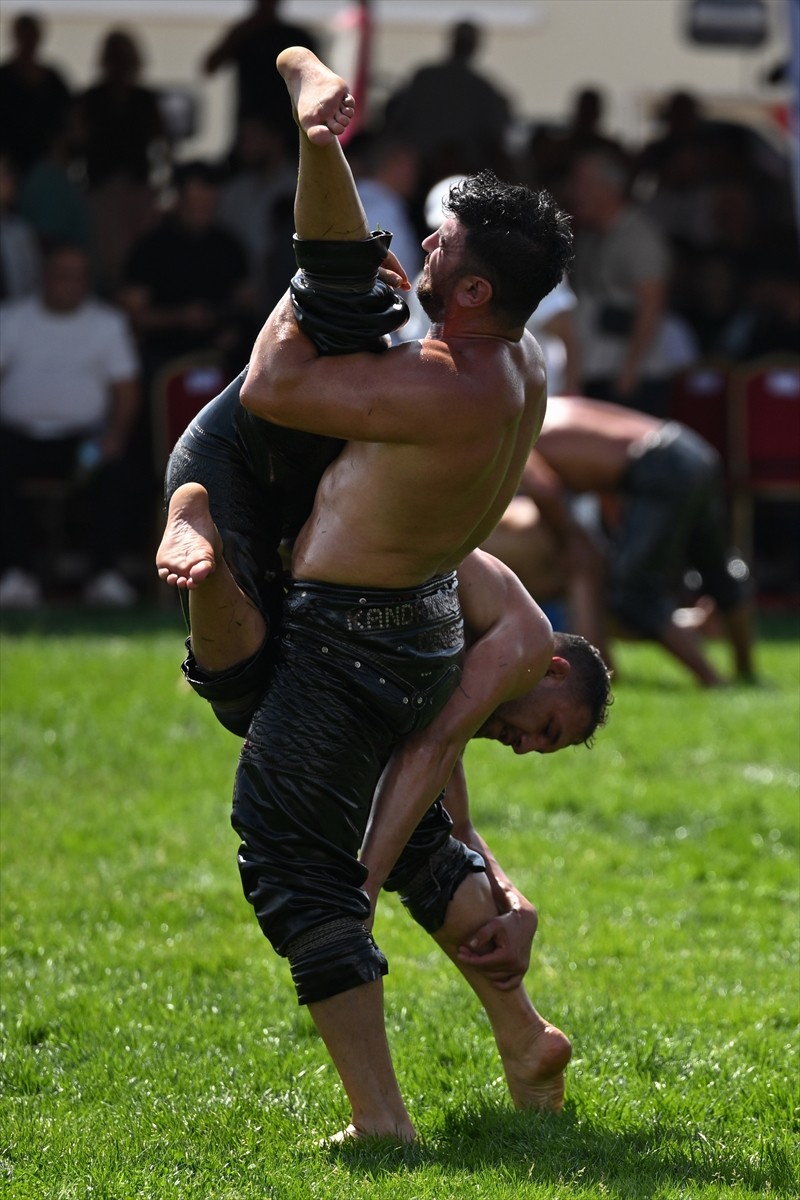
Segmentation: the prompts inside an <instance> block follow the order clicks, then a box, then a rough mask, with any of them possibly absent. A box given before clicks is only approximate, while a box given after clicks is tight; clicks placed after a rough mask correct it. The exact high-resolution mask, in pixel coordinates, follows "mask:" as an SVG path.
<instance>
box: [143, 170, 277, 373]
mask: <svg viewBox="0 0 800 1200" xmlns="http://www.w3.org/2000/svg"><path fill="white" fill-rule="evenodd" d="M175 182H176V189H177V191H176V198H175V204H174V207H173V209H172V210H171V211H170V212H169V213H167V214H165V215H164V217H163V218H162V220H161V222H160V223H159V225H158V226H157V227H156V228H155V229H153V230H152V231H151V232H150V233H147V234H145V235H144V237H142V238H140V240H139V241H138V242H136V244H135V245H134V246H133V249H132V251H131V254H130V257H129V259H128V262H127V265H126V269H125V272H124V278H123V286H122V289H121V291H120V294H119V298H120V303H121V304H122V306H123V307H124V308H125V310H126V311H127V313H128V314H129V316H130V318H131V321H132V322H133V326H134V329H135V330H136V332H137V334H138V336H139V338H140V342H141V346H142V351H143V354H144V358H145V362H146V363H147V365H148V367H149V368H150V370H152V369H153V368H154V367H156V366H160V365H161V364H163V363H164V362H166V361H167V360H168V359H170V358H175V357H177V356H179V355H183V354H188V353H190V352H191V351H194V350H211V349H216V350H219V351H220V352H231V353H234V355H235V356H238V357H236V361H237V362H238V358H239V357H242V356H243V361H245V360H246V358H247V353H248V352H249V349H250V344H249V340H248V339H249V337H250V333H251V332H252V330H251V328H250V324H249V323H251V322H252V320H253V309H252V293H251V291H250V289H249V286H248V266H247V254H246V252H245V250H244V247H243V246H242V243H241V242H240V241H239V239H238V238H236V237H234V235H233V234H232V233H229V232H228V231H227V230H226V229H223V228H222V227H221V226H220V224H219V222H218V221H217V202H218V199H219V190H220V178H219V173H218V171H217V170H216V169H215V168H214V167H212V166H211V165H210V164H208V163H205V162H199V161H198V162H191V163H184V164H182V165H181V167H180V168H179V169H178V170H177V172H176V179H175ZM284 284H285V281H284ZM243 327H245V332H243ZM243 342H245V343H247V350H246V351H244V350H243V349H242V345H243Z"/></svg>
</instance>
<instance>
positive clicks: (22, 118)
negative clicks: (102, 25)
mask: <svg viewBox="0 0 800 1200" xmlns="http://www.w3.org/2000/svg"><path fill="white" fill-rule="evenodd" d="M11 32H12V37H13V41H14V49H13V52H12V54H11V57H10V58H8V59H7V60H6V61H5V62H4V63H3V64H2V65H0V112H2V114H3V121H2V126H0V129H1V130H2V132H0V153H3V154H7V155H8V157H9V158H10V159H11V161H12V162H13V163H14V165H15V166H16V168H17V170H18V171H20V173H21V174H24V173H25V172H26V171H27V170H28V168H29V167H30V166H31V165H32V164H33V163H34V162H36V160H37V158H40V157H41V155H42V154H44V153H45V151H46V149H47V147H48V146H49V145H50V142H51V140H52V136H53V133H54V132H55V130H56V129H58V128H59V126H60V125H61V123H62V121H63V119H64V116H65V114H66V110H67V108H68V106H69V101H70V91H69V88H68V86H67V84H66V82H65V80H64V78H63V76H62V75H61V73H60V72H59V71H57V70H56V69H55V67H52V66H48V65H47V64H46V63H43V62H41V61H40V59H39V48H40V46H41V43H42V38H43V34H44V28H43V25H42V22H41V21H40V20H39V18H38V17H36V16H34V15H33V14H32V13H20V14H19V16H17V17H15V19H14V23H13V25H12V27H11Z"/></svg>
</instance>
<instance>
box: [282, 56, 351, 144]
mask: <svg viewBox="0 0 800 1200" xmlns="http://www.w3.org/2000/svg"><path fill="white" fill-rule="evenodd" d="M275 65H276V66H277V68H278V72H279V74H280V75H281V76H282V77H283V80H284V83H285V84H286V87H287V88H288V89H289V95H290V97H291V100H292V108H293V110H294V117H295V120H296V121H297V124H298V125H299V126H300V128H301V129H302V130H303V131H304V132H305V135H306V137H307V138H308V140H309V141H310V142H312V143H313V144H314V145H315V146H328V145H330V143H331V142H332V141H333V139H334V138H335V137H338V136H339V134H340V133H344V131H345V129H346V128H347V126H348V125H349V124H350V122H351V121H352V119H353V116H354V114H355V111H356V106H355V101H354V99H353V97H352V96H351V95H350V91H349V88H348V86H347V84H346V83H345V81H344V79H342V78H341V77H340V76H339V75H335V74H334V73H333V71H330V70H329V69H328V68H327V67H326V66H325V64H324V63H321V62H320V60H319V59H318V58H317V56H316V54H312V52H311V51H310V50H306V48H305V47H304V46H290V47H289V48H288V50H282V51H281V53H280V54H279V55H278V57H277V60H276V64H275Z"/></svg>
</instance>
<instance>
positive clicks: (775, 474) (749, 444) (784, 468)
mask: <svg viewBox="0 0 800 1200" xmlns="http://www.w3.org/2000/svg"><path fill="white" fill-rule="evenodd" d="M732 417H733V419H732V423H731V432H732V439H733V441H732V471H733V484H734V533H735V535H736V537H737V541H738V544H739V546H740V548H741V550H742V552H743V553H744V554H745V555H747V554H748V553H750V554H752V549H753V509H754V505H755V503H756V502H757V501H760V500H771V501H795V502H797V501H800V356H781V357H779V358H769V359H761V360H759V361H757V362H752V363H748V364H746V365H744V366H743V367H741V368H739V369H738V370H737V371H736V374H735V379H734V384H733V412H732Z"/></svg>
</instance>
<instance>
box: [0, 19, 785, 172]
mask: <svg viewBox="0 0 800 1200" xmlns="http://www.w3.org/2000/svg"><path fill="white" fill-rule="evenodd" d="M786 3H787V0H768V6H769V10H770V15H771V34H770V38H769V40H768V42H767V43H766V44H765V46H764V47H762V48H759V49H758V50H756V51H752V50H741V49H721V48H703V47H697V46H692V45H690V44H689V43H687V42H686V41H685V40H684V39H683V38H682V37H681V36H680V23H681V20H682V17H683V14H684V11H685V0H493V2H492V4H487V3H485V2H483V3H478V2H477V0H373V6H372V7H373V12H374V20H375V35H374V55H373V93H374V99H375V102H376V103H377V102H379V101H380V100H382V99H383V98H384V97H385V95H386V94H387V93H388V91H389V90H391V88H392V87H394V86H396V85H397V84H398V83H399V82H400V81H401V80H403V79H404V78H406V76H407V75H408V73H410V72H411V71H412V70H413V69H414V68H415V67H416V66H419V65H420V64H421V63H423V62H429V61H432V60H435V59H437V58H439V57H441V56H442V54H443V53H444V47H445V43H446V36H447V30H448V28H449V25H450V23H451V22H452V21H453V20H455V19H458V18H459V17H461V16H475V15H477V18H478V20H479V21H480V22H481V24H482V25H483V27H484V30H485V44H484V48H483V50H482V52H481V56H480V59H479V62H478V64H477V65H478V66H479V67H480V69H481V70H483V71H484V72H485V73H486V74H487V75H489V76H490V77H491V78H492V79H493V80H494V81H495V82H496V83H497V84H498V85H500V86H502V87H503V88H504V89H505V90H506V92H507V93H508V95H509V97H510V98H511V100H512V102H513V104H514V106H515V108H516V111H517V113H518V115H519V116H520V117H521V118H524V119H558V118H560V117H562V116H563V115H564V114H565V112H566V111H567V109H568V107H569V104H570V101H571V98H572V96H573V94H574V92H575V91H576V90H577V89H578V88H579V87H581V86H583V85H586V84H592V85H596V86H598V87H600V88H601V90H602V91H603V93H604V94H605V97H606V102H607V104H606V108H607V122H606V124H607V126H608V128H609V130H610V131H611V132H612V133H616V134H618V135H620V136H622V137H624V138H626V139H627V140H633V141H637V140H639V139H641V137H642V136H644V134H645V133H647V132H649V128H650V127H649V125H648V124H647V115H648V113H649V111H650V106H651V101H652V100H653V98H654V97H656V96H657V95H659V94H663V93H664V92H667V91H669V90H672V89H674V88H676V87H686V88H689V89H691V90H693V91H696V92H697V93H699V94H700V95H701V96H703V97H704V98H706V99H714V98H717V99H723V100H726V99H728V98H732V97H745V98H750V99H760V100H763V101H764V102H765V103H767V102H773V101H775V100H776V99H779V98H780V93H776V92H775V89H765V88H764V87H763V86H762V84H761V82H760V80H761V76H762V74H763V72H764V70H765V69H766V68H767V67H769V66H772V65H773V64H774V63H775V62H776V61H778V60H779V59H780V58H782V57H785V56H786V55H787V54H788V49H787V46H788V35H787V31H786V24H787V15H786V7H785V6H786ZM346 7H347V4H346V2H344V0H285V3H284V5H283V9H282V11H283V13H284V14H285V16H286V17H287V18H288V19H299V20H300V21H302V22H304V23H306V24H308V25H309V26H311V27H313V28H314V30H315V32H317V33H318V35H320V36H321V38H322V40H323V44H324V45H325V46H326V52H327V53H328V54H329V55H331V56H332V58H333V59H334V65H336V66H337V69H340V70H341V69H342V67H343V66H344V65H345V63H346V60H347V57H348V43H347V40H346V37H345V35H342V34H341V33H340V32H337V30H336V22H337V14H338V16H339V17H340V16H341V13H342V10H343V9H345V8H346ZM248 8H249V5H248V3H247V2H246V0H3V5H2V17H3V19H2V21H0V56H3V57H5V55H6V54H7V52H8V27H9V23H10V20H11V19H12V18H13V16H14V14H15V13H18V12H20V11H38V12H40V13H41V14H42V15H43V17H44V18H45V19H46V25H47V41H46V44H45V56H46V57H47V58H48V59H50V60H53V61H54V62H56V63H58V64H59V65H61V66H62V67H63V69H64V70H65V72H66V74H67V75H68V77H69V79H70V81H71V82H72V83H73V85H75V86H83V85H85V84H87V83H88V82H89V81H90V80H91V79H92V78H93V77H94V70H95V67H94V64H95V59H96V55H97V48H98V45H99V42H100V39H101V38H102V36H103V35H104V33H105V32H106V31H107V30H108V29H109V28H110V27H111V26H112V25H115V24H122V25H124V26H126V27H127V28H129V29H131V30H132V31H133V32H134V33H135V34H136V36H137V37H138V38H139V39H140V41H141V44H142V47H143V50H144V52H145V55H146V60H147V70H146V76H145V82H151V83H154V84H159V85H163V84H180V85H182V86H191V87H193V88H196V89H197V93H198V95H199V97H200V99H201V101H202V105H203V113H202V120H203V130H202V135H201V136H200V137H199V138H197V139H194V141H193V142H192V143H188V144H186V145H185V146H184V147H183V149H182V154H183V155H184V156H185V155H189V154H192V155H193V154H211V155H216V154H219V153H221V152H222V150H223V148H224V147H225V145H226V143H227V135H228V129H229V122H230V101H231V81H230V76H229V75H219V76H215V77H214V78H213V79H206V78H203V77H202V76H201V74H200V68H199V64H200V61H201V59H202V56H203V54H204V52H205V51H206V50H207V49H208V48H209V46H210V45H212V44H213V42H214V41H215V40H216V39H217V38H218V37H219V36H220V34H221V32H222V31H223V29H224V28H225V27H226V26H227V25H228V24H229V23H230V21H232V20H233V19H235V18H237V17H239V16H241V15H242V14H243V13H245V12H247V11H248ZM3 119H4V120H8V119H13V116H11V115H10V114H7V113H5V114H3Z"/></svg>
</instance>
